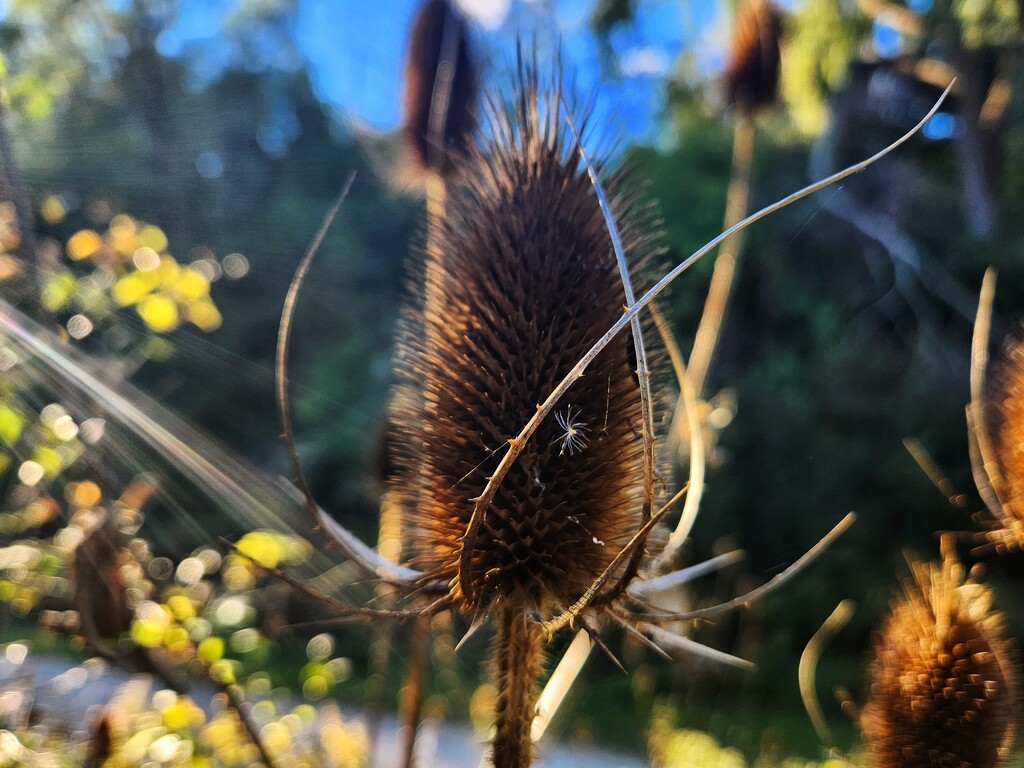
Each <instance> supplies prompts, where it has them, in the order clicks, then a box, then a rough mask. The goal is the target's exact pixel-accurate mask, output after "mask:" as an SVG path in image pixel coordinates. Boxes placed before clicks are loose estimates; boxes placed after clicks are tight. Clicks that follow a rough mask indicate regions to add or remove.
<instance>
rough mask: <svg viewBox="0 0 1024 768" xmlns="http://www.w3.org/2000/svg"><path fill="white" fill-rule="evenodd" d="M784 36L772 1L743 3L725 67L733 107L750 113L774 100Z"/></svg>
mask: <svg viewBox="0 0 1024 768" xmlns="http://www.w3.org/2000/svg"><path fill="white" fill-rule="evenodd" d="M781 36H782V18H781V17H780V16H779V12H778V10H776V8H775V6H774V5H773V4H772V3H771V2H770V0H744V2H743V3H742V4H741V5H740V7H739V10H738V11H737V13H736V23H735V24H734V26H733V33H732V43H731V45H730V50H729V60H728V62H727V63H726V67H725V89H726V99H727V101H728V103H729V104H730V105H733V106H736V107H737V108H739V109H740V110H742V111H743V112H745V113H747V114H751V113H753V112H756V111H757V110H758V109H761V108H762V107H766V106H768V105H770V104H771V103H772V102H774V101H775V95H776V90H777V88H778V84H779V57H780V53H779V39H780V37H781Z"/></svg>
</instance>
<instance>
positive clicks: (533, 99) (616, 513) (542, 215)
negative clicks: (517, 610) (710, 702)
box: [394, 56, 653, 611]
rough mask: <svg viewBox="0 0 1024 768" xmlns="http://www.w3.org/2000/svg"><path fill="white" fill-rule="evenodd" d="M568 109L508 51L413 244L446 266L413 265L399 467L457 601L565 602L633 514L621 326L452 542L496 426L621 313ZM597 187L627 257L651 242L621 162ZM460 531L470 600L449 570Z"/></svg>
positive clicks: (486, 604)
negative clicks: (421, 272)
mask: <svg viewBox="0 0 1024 768" xmlns="http://www.w3.org/2000/svg"><path fill="white" fill-rule="evenodd" d="M565 109H566V107H565V106H564V103H563V84H562V83H561V82H560V81H559V80H557V79H553V80H552V81H551V82H542V81H541V79H540V77H539V76H538V74H537V72H536V69H535V68H534V67H533V66H532V65H531V64H529V63H526V62H525V61H524V60H523V57H522V56H521V58H520V64H519V67H518V72H517V79H516V88H515V94H514V97H513V100H512V102H511V103H510V104H509V105H508V106H507V107H505V106H498V105H490V106H489V109H488V114H487V118H488V122H489V125H488V129H489V130H488V132H487V135H486V138H482V139H480V140H479V142H478V143H477V144H476V145H475V146H473V147H471V148H470V149H469V150H468V152H467V155H466V158H465V161H464V162H465V166H464V168H465V170H466V173H464V174H462V176H461V178H460V180H459V181H458V183H455V184H451V185H450V186H449V189H448V201H447V206H446V212H445V217H444V219H443V220H442V221H441V222H440V223H439V225H438V226H437V227H435V228H433V229H432V236H431V244H430V247H429V248H428V249H427V258H428V259H430V258H437V259H438V260H439V262H440V263H442V264H443V266H444V268H443V270H434V271H433V272H432V271H431V270H429V269H428V270H427V274H428V276H429V275H431V274H433V275H434V277H433V279H431V280H428V283H427V285H426V286H425V288H424V291H423V293H424V294H425V296H422V297H421V301H420V303H419V305H418V306H415V307H413V308H412V309H410V310H409V311H408V313H407V315H406V318H405V321H404V324H405V328H404V332H403V338H404V341H403V342H402V343H401V345H400V350H399V363H398V378H399V382H400V384H399V386H400V391H399V393H398V396H397V397H396V398H395V411H396V415H395V418H394V423H395V424H396V427H397V429H399V430H400V432H401V435H400V437H399V445H400V446H401V448H400V457H399V458H400V462H401V464H402V466H404V471H403V472H400V475H399V477H398V478H396V482H398V483H402V484H406V485H409V486H413V487H415V489H416V490H415V496H416V498H417V502H416V505H415V509H414V511H412V513H411V514H410V519H409V521H408V527H409V528H410V529H411V530H412V531H413V536H414V538H415V549H416V552H417V556H416V559H415V561H414V564H415V565H416V566H417V567H419V568H421V569H422V570H423V571H424V572H425V573H427V574H429V575H430V576H431V577H432V578H435V579H441V580H444V581H446V582H448V583H449V584H450V588H451V594H452V597H453V598H454V600H455V602H456V604H459V603H460V602H461V604H462V607H463V609H465V610H470V611H487V610H490V609H491V608H492V607H493V606H494V605H495V604H496V603H498V602H502V601H505V600H513V601H515V602H516V603H519V604H522V605H523V606H525V607H526V608H527V609H528V610H539V611H546V610H549V609H552V608H554V607H557V606H563V607H564V606H567V605H569V604H571V603H572V602H574V601H575V600H576V599H578V598H579V597H580V595H581V594H583V592H584V591H585V590H586V589H587V587H589V586H590V585H591V583H592V582H593V580H594V579H595V578H596V577H597V576H598V575H599V574H600V573H601V572H602V571H603V570H604V569H605V567H607V566H608V565H609V563H610V562H611V560H612V559H613V558H614V556H615V555H616V554H617V553H618V552H619V550H620V548H621V547H622V546H623V545H624V544H625V543H626V542H627V541H628V540H629V538H630V537H631V536H632V535H633V534H634V533H635V532H636V531H637V529H638V528H639V524H640V510H641V497H642V488H643V476H644V470H643V458H642V457H643V449H642V444H641V438H640V418H641V412H640V399H639V392H638V384H637V378H636V374H635V370H634V369H635V365H636V363H635V358H634V355H633V352H632V347H631V342H630V340H629V337H628V336H627V335H625V334H622V335H620V336H618V337H616V338H615V339H614V340H613V341H612V342H611V343H610V344H609V346H608V347H607V348H606V349H605V350H604V351H603V352H602V353H601V354H600V355H599V356H598V357H597V358H596V359H595V361H594V362H593V363H592V364H591V365H590V367H589V368H588V370H587V373H586V375H585V376H584V377H583V378H582V379H581V380H580V381H579V382H577V383H576V384H575V385H574V386H573V387H572V388H571V389H570V390H569V392H568V393H567V394H566V395H565V397H564V399H563V400H562V402H561V403H560V404H559V406H558V408H557V410H556V412H555V413H554V414H553V415H552V416H551V417H549V418H548V419H546V420H545V422H544V423H543V424H542V425H541V426H540V428H539V429H538V431H537V433H536V434H535V435H534V436H533V437H532V439H531V440H530V441H529V443H528V444H527V445H526V447H525V449H524V451H523V453H522V455H521V456H520V457H519V459H518V461H516V462H515V464H514V465H513V467H512V469H511V470H510V472H509V474H508V476H507V477H506V478H505V479H504V482H503V483H502V484H501V485H500V487H499V489H498V491H497V494H496V495H495V497H494V500H493V502H492V503H491V505H490V507H489V509H488V510H487V511H486V514H485V516H484V518H483V524H482V526H481V528H480V533H479V535H478V536H476V537H475V540H474V541H472V542H469V541H467V540H466V532H467V526H468V524H469V521H470V518H471V515H472V512H473V508H474V503H475V500H476V498H477V497H478V496H479V495H480V493H481V492H482V490H483V488H484V486H485V485H486V483H487V480H488V478H489V476H490V475H491V473H492V471H493V470H494V467H495V466H496V465H497V463H498V461H499V460H500V459H501V457H502V455H503V453H504V451H505V450H506V449H507V447H508V444H509V442H508V441H509V439H510V438H512V437H514V436H515V435H516V434H517V433H518V432H519V430H520V429H521V428H522V426H523V425H524V424H525V423H526V422H527V421H528V420H529V419H530V417H531V416H533V414H534V413H535V412H536V408H537V404H538V403H540V402H542V401H543V400H544V398H545V397H546V396H547V395H548V394H549V393H550V392H551V391H552V390H553V389H554V388H555V386H556V385H557V384H558V383H559V382H560V380H561V379H562V378H563V377H564V376H565V375H566V374H567V373H568V372H569V370H570V369H571V368H572V366H573V365H574V364H575V363H576V362H577V361H578V360H579V359H580V358H581V357H582V356H583V355H584V353H585V352H587V350H588V349H589V348H590V346H591V345H592V344H593V342H594V341H595V340H596V339H597V338H598V337H599V336H600V335H601V334H602V333H603V332H604V331H605V330H606V329H607V328H608V327H610V326H611V325H612V324H613V323H614V322H615V321H616V320H617V319H618V318H619V317H620V316H621V314H622V305H623V301H624V298H623V287H622V283H621V279H620V276H619V274H618V272H617V269H616V264H615V259H614V256H613V251H612V245H611V241H610V238H609V234H608V232H607V230H606V227H605V222H604V219H603V217H602V214H601V210H600V207H599V204H598V200H597V198H596V196H595V193H594V190H593V188H592V186H591V183H590V181H589V180H588V178H587V176H586V175H585V173H583V169H582V168H581V164H580V159H579V155H578V151H577V146H576V145H575V143H574V141H572V139H571V138H570V134H569V132H568V130H567V128H566V123H565ZM577 120H578V125H580V130H581V131H582V130H583V125H584V124H585V122H586V121H585V119H579V118H578V117H577ZM598 165H599V166H603V163H601V162H600V161H599V162H598ZM607 186H608V190H609V194H610V198H611V201H612V204H613V206H614V208H615V211H616V214H617V218H618V225H619V228H620V230H621V235H622V238H623V241H624V242H625V244H626V250H627V252H628V254H629V256H630V257H631V259H632V261H633V263H634V264H636V263H637V262H639V261H642V260H643V259H644V258H645V256H646V253H645V252H646V251H649V250H651V249H652V248H653V246H652V245H651V229H652V227H651V223H652V221H651V217H650V215H649V213H648V212H647V211H646V210H644V209H642V208H641V207H640V206H638V205H637V204H636V203H635V202H634V201H633V200H632V199H630V197H629V195H627V194H625V193H624V192H623V180H622V178H621V177H620V176H613V177H612V178H611V179H609V180H608V182H607ZM463 546H470V547H472V551H471V552H470V557H471V568H470V569H469V570H470V574H471V578H472V579H473V582H474V583H473V589H472V590H471V592H472V593H473V595H474V598H473V600H472V601H466V600H465V597H464V596H465V594H466V593H465V592H464V591H463V590H462V588H461V585H460V584H459V580H458V573H459V561H460V557H461V554H462V548H463Z"/></svg>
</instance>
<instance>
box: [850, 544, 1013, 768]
mask: <svg viewBox="0 0 1024 768" xmlns="http://www.w3.org/2000/svg"><path fill="white" fill-rule="evenodd" d="M913 572H914V579H913V580H912V581H908V582H907V583H906V584H905V585H904V594H903V595H902V596H901V597H900V598H899V599H897V600H896V601H894V603H893V606H892V612H891V614H890V616H889V618H888V620H887V621H886V622H885V624H884V625H883V627H882V629H881V631H880V633H879V634H878V636H877V638H876V641H875V648H874V658H873V660H872V662H871V665H870V668H869V676H870V692H869V699H868V703H867V705H866V706H865V708H864V712H863V715H862V720H861V725H862V728H863V731H864V737H865V741H866V742H867V745H868V750H869V752H870V754H871V757H872V761H873V765H874V766H876V768H896V767H899V768H918V767H920V768H939V767H940V766H941V767H942V768H989V767H990V766H998V765H1001V764H1003V763H1004V762H1005V760H1006V758H1007V756H1008V755H1009V751H1010V748H1011V747H1012V743H1013V738H1014V733H1015V731H1016V718H1017V688H1016V675H1015V673H1014V667H1013V661H1012V658H1011V657H1012V653H1011V649H1010V646H1009V643H1008V641H1007V640H1006V636H1005V631H1004V629H1003V624H1002V618H1001V616H1000V614H998V613H995V612H993V611H992V594H991V592H990V591H989V590H988V589H987V588H986V587H984V586H983V585H981V584H979V583H977V582H975V581H973V580H972V579H965V577H964V569H963V566H961V565H960V564H959V563H958V562H957V561H956V558H955V556H954V555H952V554H947V555H946V557H945V558H944V562H943V564H942V565H941V566H940V565H938V564H934V563H929V564H926V563H917V564H916V565H915V566H914V567H913Z"/></svg>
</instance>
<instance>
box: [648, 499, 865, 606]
mask: <svg viewBox="0 0 1024 768" xmlns="http://www.w3.org/2000/svg"><path fill="white" fill-rule="evenodd" d="M856 519H857V515H856V514H855V513H853V512H850V513H849V514H848V515H847V516H846V517H844V518H843V519H842V520H840V521H839V522H838V523H836V525H835V527H834V528H833V529H832V530H831V531H829V532H828V533H826V534H825V535H824V536H823V537H822V539H821V541H819V542H818V543H817V544H815V545H814V546H813V547H811V548H810V549H809V550H807V551H806V552H805V553H804V554H803V555H802V556H801V557H800V559H799V560H797V561H796V562H795V563H793V564H792V565H791V566H789V568H787V569H786V570H784V571H783V572H782V573H779V574H777V575H776V576H775V577H774V578H772V580H771V581H769V582H768V583H767V584H762V585H761V586H760V587H757V588H756V589H752V590H750V591H749V592H747V593H745V594H742V595H740V596H739V597H735V598H733V599H732V600H729V601H727V602H724V603H720V604H719V605H712V606H710V607H708V608H698V609H696V610H693V611H686V612H685V613H661V614H640V615H639V616H638V618H639V619H640V620H641V621H644V622H650V623H653V622H660V623H663V624H671V623H674V622H677V621H695V620H697V619H710V618H712V617H714V616H720V615H721V614H723V613H728V612H729V611H731V610H733V609H734V608H739V607H740V606H741V605H748V604H750V603H753V602H755V601H756V600H760V599H761V598H762V597H764V596H765V595H767V594H769V593H770V592H774V591H775V590H776V589H778V588H779V587H781V586H782V585H783V584H785V583H786V582H787V581H789V580H790V579H792V578H793V577H794V576H796V575H797V574H798V573H800V571H802V570H803V569H804V568H806V567H807V566H808V565H810V564H811V562H813V561H814V560H815V559H816V558H817V557H818V555H820V554H821V553H822V552H824V551H825V550H826V549H827V548H828V547H829V546H830V545H831V544H832V543H833V542H834V541H835V540H836V539H837V538H839V537H840V536H841V535H842V534H843V533H845V532H846V531H847V529H849V527H850V526H851V525H853V523H854V521H855V520H856Z"/></svg>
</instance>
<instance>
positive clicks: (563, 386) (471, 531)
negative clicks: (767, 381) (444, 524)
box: [460, 80, 956, 588]
mask: <svg viewBox="0 0 1024 768" xmlns="http://www.w3.org/2000/svg"><path fill="white" fill-rule="evenodd" d="M955 82H956V81H955V80H954V81H953V82H952V83H950V84H949V86H947V87H946V90H945V91H943V92H942V95H941V96H940V97H939V99H938V100H937V101H936V102H935V104H934V106H932V108H931V109H930V110H928V113H927V114H926V115H925V116H924V117H923V118H922V119H921V121H920V122H918V124H917V125H915V126H914V127H913V128H911V129H910V130H909V131H908V132H907V133H905V134H904V135H903V136H901V137H900V138H898V139H897V140H896V141H894V142H893V143H892V144H890V145H889V146H887V147H885V148H884V149H882V150H881V151H879V152H876V153H875V154H874V155H872V156H871V157H869V158H867V159H866V160H862V161H861V162H859V163H855V164H854V165H851V166H850V167H848V168H846V169H844V170H842V171H839V172H838V173H835V174H833V175H831V176H829V177H828V178H826V179H822V180H821V181H817V182H815V183H813V184H810V185H809V186H806V187H804V188H803V189H801V190H798V191H797V192H794V193H793V194H791V195H788V196H787V197H784V198H783V199H781V200H779V201H777V202H775V203H772V204H771V205H769V206H766V207H764V208H762V209H761V210H759V211H757V212H756V213H753V214H751V215H750V216H748V217H747V218H745V219H743V221H741V222H739V223H738V224H736V225H735V226H732V227H730V228H729V229H727V230H726V231H724V232H722V233H721V234H719V235H718V236H717V237H715V238H714V239H712V240H711V241H709V242H708V243H707V244H705V245H704V246H703V247H701V248H700V249H699V250H697V251H696V252H694V253H693V254H691V255H690V256H689V257H688V258H686V259H684V260H683V261H682V262H680V263H679V264H677V265H676V266H675V267H674V268H673V269H671V270H670V271H669V272H668V273H667V274H666V275H665V276H664V277H662V278H661V280H659V281H658V282H657V283H655V284H654V285H653V286H652V287H651V288H650V289H649V290H648V291H647V293H645V294H644V295H643V296H641V297H640V298H639V299H637V301H636V303H635V304H634V305H633V306H632V307H630V308H629V309H628V310H627V311H626V312H625V313H623V315H622V317H620V318H619V319H618V320H617V321H616V322H615V323H614V324H613V325H612V327H611V328H609V329H608V330H607V331H605V333H604V334H603V335H602V336H601V338H599V339H598V340H597V341H596V342H594V345H593V346H592V347H591V348H590V349H589V350H588V351H587V353H586V354H585V355H584V356H583V357H582V358H580V360H579V362H578V363H576V365H574V366H573V367H572V370H570V371H569V373H567V374H566V375H565V378H563V379H562V381H561V383H560V384H559V385H558V386H557V387H555V388H554V389H553V390H552V391H551V394H549V395H548V396H547V398H546V399H545V400H544V402H543V403H541V404H540V405H539V406H538V407H537V412H536V413H535V414H534V415H533V416H532V417H531V418H530V420H529V421H528V422H527V423H526V424H525V425H524V426H523V428H522V430H520V432H519V434H518V435H516V436H515V437H514V438H510V440H509V442H510V448H509V450H508V452H507V453H506V454H505V456H504V457H503V458H502V459H501V461H500V462H498V466H497V467H495V469H494V472H493V473H492V474H491V477H490V479H489V480H488V481H487V485H486V486H485V487H484V490H483V492H482V493H481V494H480V495H479V496H478V497H477V498H476V501H475V503H474V506H473V512H472V514H471V516H470V519H469V524H468V525H467V527H466V534H465V535H466V540H467V541H474V540H475V539H476V536H477V534H478V532H479V530H480V526H481V525H483V520H484V513H485V512H486V510H487V509H488V508H489V507H490V506H491V502H492V501H493V500H494V496H495V494H496V493H497V492H498V486H500V485H501V483H502V482H504V480H505V476H506V475H508V472H509V469H511V467H512V464H513V462H515V461H516V460H517V459H518V458H519V456H520V454H521V453H522V452H523V449H524V448H525V446H526V442H527V441H528V440H529V439H530V438H531V437H532V436H533V433H534V432H536V431H537V427H539V426H540V423H541V421H543V420H544V419H545V418H547V417H548V416H549V415H550V414H551V411H552V410H554V408H555V405H556V404H557V403H558V401H559V400H560V399H561V398H562V396H563V395H564V394H565V393H566V392H567V391H568V389H569V388H570V387H571V386H572V385H573V384H575V383H576V382H577V381H578V380H579V379H580V378H582V377H583V374H584V372H585V371H586V369H587V368H588V367H589V366H590V364H591V363H592V362H593V361H594V359H595V358H596V357H597V356H598V355H599V354H600V353H601V351H602V350H603V349H604V348H605V347H606V346H608V344H609V343H610V342H611V340H612V339H613V338H615V336H617V335H618V334H619V333H620V332H621V331H622V330H623V329H624V328H625V327H626V326H627V325H629V324H630V323H632V321H633V318H635V317H636V316H637V315H639V314H640V311H641V310H642V309H643V308H644V307H646V306H647V305H648V304H650V303H651V301H652V300H653V299H654V298H655V297H656V296H657V295H658V294H659V293H661V292H662V291H663V290H665V288H666V287H667V286H668V285H669V284H670V283H671V282H672V281H673V280H675V279H676V278H677V277H679V275H681V274H682V273H683V272H685V271H686V270H687V269H689V268H690V267H691V266H692V265H693V264H694V262H696V261H697V260H698V259H699V258H701V257H702V256H704V255H705V254H706V253H708V252H709V251H711V250H713V249H714V248H715V247H716V246H718V245H719V244H720V243H721V242H722V241H723V240H725V239H726V238H727V237H729V236H730V235H732V234H733V233H734V232H739V231H740V230H742V229H745V228H746V227H749V226H750V225H751V224H753V223H755V222H757V221H760V220H761V219H763V218H764V217H765V216H768V215H770V214H772V213H775V212H776V211H778V210H781V209H782V208H785V207H786V206H788V205H791V204H792V203H795V202H796V201H797V200H800V199H802V198H804V197H807V196H808V195H810V194H813V193H815V192H817V191H819V190H821V189H824V188H825V187H828V186H830V185H832V184H835V183H836V182H837V181H842V180H843V179H845V178H847V177H849V176H852V175H854V174H856V173H859V172H860V171H863V170H864V169H865V168H867V167H868V166H870V165H871V164H872V163H875V162H877V161H878V160H880V159H882V158H883V157H885V156H886V155H888V154H889V153H890V152H892V151H893V150H894V149H896V148H897V147H899V146H901V145H902V144H904V143H906V142H907V141H908V140H909V139H910V138H911V137H912V136H913V135H914V134H916V133H917V132H918V131H920V130H921V128H922V127H924V125H925V123H927V122H928V121H929V120H931V118H932V116H933V115H934V114H935V113H936V112H937V111H938V109H939V107H940V106H942V103H943V102H944V101H945V100H946V97H947V96H948V95H949V92H950V89H951V88H952V87H953V85H954V83H955ZM471 559H472V557H471V553H470V550H469V548H468V547H467V548H464V549H463V552H462V559H461V562H460V574H461V575H463V576H464V575H467V574H468V573H469V565H470V562H469V561H470V560H471ZM465 584H466V582H462V585H463V588H465Z"/></svg>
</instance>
